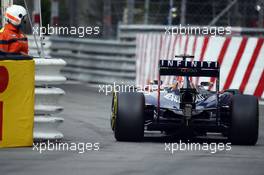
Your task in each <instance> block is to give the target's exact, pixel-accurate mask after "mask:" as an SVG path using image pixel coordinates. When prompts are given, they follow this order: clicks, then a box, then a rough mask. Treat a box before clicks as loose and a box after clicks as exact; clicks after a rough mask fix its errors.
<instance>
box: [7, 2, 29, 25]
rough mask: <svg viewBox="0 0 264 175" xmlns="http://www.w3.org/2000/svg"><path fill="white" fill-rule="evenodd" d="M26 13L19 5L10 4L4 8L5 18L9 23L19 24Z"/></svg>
mask: <svg viewBox="0 0 264 175" xmlns="http://www.w3.org/2000/svg"><path fill="white" fill-rule="evenodd" d="M26 15H27V11H26V9H25V8H24V7H22V6H20V5H11V6H10V7H8V8H7V9H6V13H5V18H6V19H7V21H9V22H10V23H11V24H13V25H15V26H19V25H20V24H21V22H22V20H23V19H24V17H25V16H26Z"/></svg>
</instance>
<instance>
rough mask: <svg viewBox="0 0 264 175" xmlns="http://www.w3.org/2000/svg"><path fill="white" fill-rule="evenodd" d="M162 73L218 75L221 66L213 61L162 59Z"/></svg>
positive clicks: (196, 75) (199, 75) (160, 68)
mask: <svg viewBox="0 0 264 175" xmlns="http://www.w3.org/2000/svg"><path fill="white" fill-rule="evenodd" d="M159 73H160V75H175V76H191V77H218V78H219V75H220V67H219V64H218V63H217V62H213V61H182V60H160V62H159Z"/></svg>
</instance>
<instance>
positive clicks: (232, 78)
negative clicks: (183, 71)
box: [136, 33, 264, 98]
mask: <svg viewBox="0 0 264 175" xmlns="http://www.w3.org/2000/svg"><path fill="white" fill-rule="evenodd" d="M263 41H264V38H256V37H246V36H244V37H239V36H230V37H220V36H216V37H209V36H187V35H177V36H176V35H164V34H155V33H150V34H139V35H137V44H136V45H137V51H136V53H137V54H136V59H137V66H136V69H137V71H136V72H137V75H136V84H137V85H144V84H147V83H149V82H150V81H151V80H154V79H157V77H158V60H159V59H173V58H174V56H175V55H194V57H195V58H194V60H199V61H218V62H219V63H220V65H221V70H220V72H221V73H220V89H239V90H240V91H241V92H243V93H245V94H253V95H255V96H258V97H262V98H264V93H263V91H264V64H263V63H264V46H263ZM174 79H175V77H168V76H166V77H163V80H164V83H165V84H169V83H172V82H173V81H174ZM192 81H194V82H195V83H196V84H199V83H200V82H202V81H210V82H213V83H214V82H215V79H214V78H205V77H201V78H193V79H192ZM214 86H215V83H214Z"/></svg>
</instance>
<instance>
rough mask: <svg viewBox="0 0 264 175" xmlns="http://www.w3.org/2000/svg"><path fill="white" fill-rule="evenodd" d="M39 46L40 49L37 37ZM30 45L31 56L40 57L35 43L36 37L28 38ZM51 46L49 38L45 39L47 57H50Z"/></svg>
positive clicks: (30, 36)
mask: <svg viewBox="0 0 264 175" xmlns="http://www.w3.org/2000/svg"><path fill="white" fill-rule="evenodd" d="M37 41H38V46H39V48H40V39H39V38H38V37H37ZM28 45H29V55H31V56H33V57H39V55H38V51H37V46H36V43H35V42H34V37H33V36H32V35H29V36H28ZM50 46H51V42H50V39H49V37H45V38H44V46H43V48H44V53H45V56H46V57H50Z"/></svg>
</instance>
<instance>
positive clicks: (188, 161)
mask: <svg viewBox="0 0 264 175" xmlns="http://www.w3.org/2000/svg"><path fill="white" fill-rule="evenodd" d="M63 89H64V90H65V91H66V93H67V95H66V96H65V97H63V100H62V105H63V106H64V107H65V111H64V112H63V113H61V114H60V115H61V116H63V117H64V118H65V121H64V123H63V125H62V126H61V127H60V129H61V131H62V132H63V133H64V136H65V139H64V140H63V142H67V143H68V142H75V143H78V142H87V143H88V142H91V143H96V142H99V143H100V150H99V151H87V152H85V153H83V154H80V153H78V152H77V151H44V152H42V153H41V154H40V153H39V152H38V151H36V150H32V148H9V149H1V150H0V175H9V174H12V175H22V174H23V175H31V174H32V175H38V174H41V175H73V174H74V175H79V174H80V175H81V174H85V175H90V174H91V175H97V174H98V175H103V174H107V175H111V174H115V175H123V174H124V175H130V174H159V175H160V174H162V175H166V174H171V175H175V174H178V175H191V174H196V175H207V174H208V175H210V174H214V175H218V174H219V175H220V174H221V175H223V174H226V175H237V174H239V175H253V174H254V175H257V174H258V175H263V174H264V134H263V133H264V127H263V126H264V125H263V124H264V123H263V121H264V120H263V118H264V107H260V135H259V140H258V143H257V145H256V146H232V149H231V151H218V152H216V153H215V154H212V153H210V151H203V150H200V151H190V150H189V151H175V152H174V153H173V154H171V153H170V152H169V151H165V145H164V143H165V142H174V140H172V139H171V138H166V137H148V138H147V139H146V140H145V141H144V142H141V143H131V142H116V141H115V139H114V137H113V134H112V131H111V129H110V124H109V115H110V104H111V97H110V96H105V95H104V94H99V93H98V89H99V88H92V87H89V86H88V85H80V84H69V85H65V86H63ZM209 142H210V141H209Z"/></svg>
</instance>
